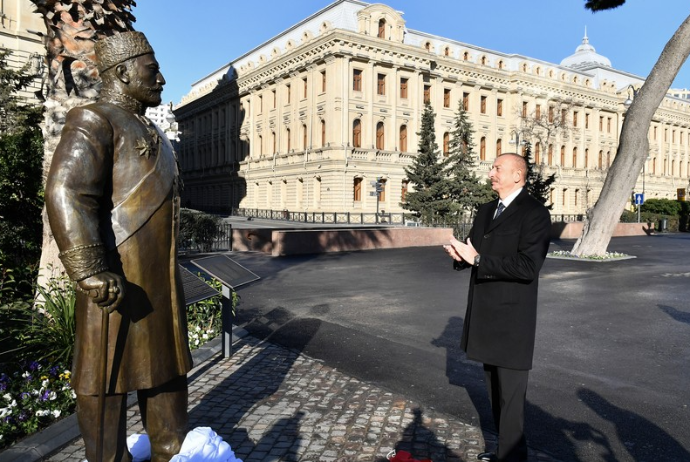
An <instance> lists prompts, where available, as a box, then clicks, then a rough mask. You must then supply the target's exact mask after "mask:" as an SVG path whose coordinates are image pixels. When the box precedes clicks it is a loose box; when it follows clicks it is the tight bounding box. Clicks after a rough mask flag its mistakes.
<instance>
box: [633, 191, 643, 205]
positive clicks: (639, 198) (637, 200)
mask: <svg viewBox="0 0 690 462" xmlns="http://www.w3.org/2000/svg"><path fill="white" fill-rule="evenodd" d="M642 204H644V194H639V193H636V194H635V205H642Z"/></svg>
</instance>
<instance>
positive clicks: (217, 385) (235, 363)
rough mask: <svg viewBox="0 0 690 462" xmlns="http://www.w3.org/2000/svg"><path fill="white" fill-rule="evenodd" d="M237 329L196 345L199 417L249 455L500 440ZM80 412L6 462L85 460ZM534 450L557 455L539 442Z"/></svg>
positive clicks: (468, 454) (378, 458)
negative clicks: (228, 343) (225, 351)
mask: <svg viewBox="0 0 690 462" xmlns="http://www.w3.org/2000/svg"><path fill="white" fill-rule="evenodd" d="M239 330H240V329H238V331H239ZM234 333H235V332H234ZM235 338H237V339H238V340H237V341H236V342H235V343H234V345H233V354H232V356H231V357H230V358H223V357H222V355H221V354H220V345H219V342H216V341H214V342H211V346H210V347H207V350H208V348H211V349H216V350H217V351H216V352H215V353H213V352H212V354H209V352H208V351H206V352H204V353H196V352H195V353H196V355H195V357H204V358H208V359H206V360H205V361H204V362H203V363H201V364H199V365H198V366H196V368H195V369H194V370H192V371H191V373H190V375H189V412H190V426H191V427H192V428H193V427H200V426H204V427H211V428H213V429H214V431H216V432H217V433H218V434H219V435H220V436H222V437H223V438H224V439H225V441H227V442H228V443H229V444H230V445H231V446H232V448H233V450H234V451H235V454H236V456H237V457H238V458H240V459H242V460H243V461H244V462H278V461H285V462H296V461H304V462H308V461H314V462H317V461H318V462H328V461H332V462H347V461H353V462H385V461H386V460H388V459H387V457H386V456H387V454H389V453H390V452H391V451H392V450H405V451H408V452H411V453H412V454H413V456H414V457H415V458H418V459H426V458H429V459H431V460H433V461H434V462H461V461H462V462H469V461H475V460H476V456H477V454H478V453H480V452H483V451H484V448H485V444H488V445H489V446H492V445H495V438H494V437H492V435H490V434H486V433H483V432H482V430H481V429H480V428H478V427H474V426H471V425H468V424H466V423H464V422H461V421H459V420H458V419H455V418H453V417H452V416H448V415H444V414H441V413H439V412H436V411H435V410H434V409H425V408H423V407H422V406H421V405H420V404H418V403H416V402H414V401H412V400H409V399H407V398H406V397H405V396H402V395H399V394H395V393H390V392H388V391H387V390H384V389H381V388H379V387H376V386H373V385H371V384H368V383H365V382H362V381H360V380H358V379H356V378H354V377H351V376H348V375H346V374H344V373H342V372H340V371H338V370H337V369H334V368H331V367H328V366H326V365H325V364H323V363H322V362H320V361H318V360H315V359H313V358H310V357H308V356H306V355H304V354H300V353H299V352H298V351H293V350H289V349H287V348H284V347H282V346H279V345H276V344H272V343H270V342H266V341H260V340H258V339H256V338H254V337H252V336H249V335H246V332H243V333H240V334H239V335H236V336H235ZM131 402H132V404H134V399H132V400H131ZM74 420H75V419H72V421H68V419H65V420H64V421H61V422H58V423H57V424H55V426H67V427H69V428H66V429H62V430H59V431H56V430H55V429H53V428H52V427H51V429H48V431H44V432H42V433H39V434H38V435H35V436H34V437H32V438H30V439H27V440H26V441H24V442H22V443H20V444H18V445H15V446H14V447H12V448H9V449H7V450H5V451H3V452H2V453H0V462H37V461H39V460H42V461H50V462H81V461H83V460H84V458H85V452H84V443H83V440H82V439H81V437H79V436H75V435H72V436H71V440H70V441H69V442H67V443H65V442H63V441H61V440H59V439H55V438H53V437H52V436H51V435H53V434H55V433H56V432H57V433H59V434H63V433H67V434H69V432H70V431H71V432H74V425H75V422H74ZM128 427H129V431H128V433H129V434H132V433H141V432H142V431H143V428H142V423H141V418H140V415H139V410H138V407H137V406H133V407H131V408H130V409H129V410H128ZM77 435H78V431H77ZM485 437H486V440H485ZM51 444H52V446H53V447H52V448H51V447H50V446H51ZM37 448H41V449H40V450H37ZM529 460H530V462H558V461H557V459H555V458H553V457H551V456H549V455H548V454H546V453H543V452H539V451H537V450H534V449H530V459H529Z"/></svg>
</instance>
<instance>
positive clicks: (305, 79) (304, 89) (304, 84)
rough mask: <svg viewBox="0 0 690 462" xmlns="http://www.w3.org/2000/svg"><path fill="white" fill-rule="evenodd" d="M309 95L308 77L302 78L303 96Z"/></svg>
mask: <svg viewBox="0 0 690 462" xmlns="http://www.w3.org/2000/svg"><path fill="white" fill-rule="evenodd" d="M306 97H307V78H306V77H304V78H303V79H302V98H306Z"/></svg>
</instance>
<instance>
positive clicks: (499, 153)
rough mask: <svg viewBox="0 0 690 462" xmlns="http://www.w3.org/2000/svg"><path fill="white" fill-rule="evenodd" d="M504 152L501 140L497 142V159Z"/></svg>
mask: <svg viewBox="0 0 690 462" xmlns="http://www.w3.org/2000/svg"><path fill="white" fill-rule="evenodd" d="M502 150H503V143H502V141H501V139H500V138H499V139H497V140H496V157H498V156H500V155H501V152H502Z"/></svg>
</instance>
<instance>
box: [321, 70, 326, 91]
mask: <svg viewBox="0 0 690 462" xmlns="http://www.w3.org/2000/svg"><path fill="white" fill-rule="evenodd" d="M321 93H326V71H325V70H323V71H321Z"/></svg>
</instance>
